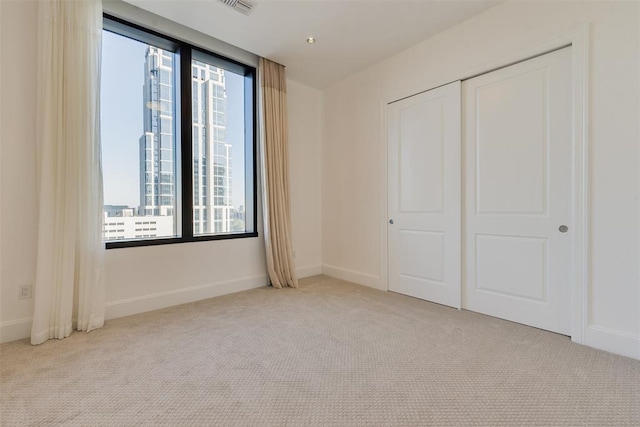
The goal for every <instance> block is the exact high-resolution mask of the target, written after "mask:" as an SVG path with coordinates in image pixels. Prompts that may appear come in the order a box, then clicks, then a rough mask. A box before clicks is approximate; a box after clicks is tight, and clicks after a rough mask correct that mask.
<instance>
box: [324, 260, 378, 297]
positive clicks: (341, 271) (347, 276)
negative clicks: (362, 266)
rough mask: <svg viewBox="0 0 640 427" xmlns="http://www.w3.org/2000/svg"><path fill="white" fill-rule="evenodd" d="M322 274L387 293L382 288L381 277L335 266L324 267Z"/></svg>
mask: <svg viewBox="0 0 640 427" xmlns="http://www.w3.org/2000/svg"><path fill="white" fill-rule="evenodd" d="M322 274H326V275H327V276H331V277H335V278H336V279H340V280H346V281H347V282H352V283H357V284H358V285H363V286H369V287H370V288H375V289H379V290H381V291H386V289H383V288H382V281H381V280H380V277H378V276H375V275H373V274H368V273H362V272H360V271H354V270H349V269H346V268H342V267H336V266H335V265H328V264H323V265H322Z"/></svg>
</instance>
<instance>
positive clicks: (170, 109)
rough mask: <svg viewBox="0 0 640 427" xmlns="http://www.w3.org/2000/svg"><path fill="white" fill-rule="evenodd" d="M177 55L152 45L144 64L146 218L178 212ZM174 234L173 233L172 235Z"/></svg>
mask: <svg viewBox="0 0 640 427" xmlns="http://www.w3.org/2000/svg"><path fill="white" fill-rule="evenodd" d="M173 58H174V53H173V52H168V51H164V50H162V49H158V48H156V47H153V46H149V48H148V49H147V53H146V56H145V63H144V85H143V105H142V111H143V132H144V133H143V135H142V136H141V137H140V207H139V211H138V214H139V215H144V216H172V215H173V214H174V209H175V164H174V162H175V149H174V145H175V144H174V136H175V135H174V130H175V123H174V102H173V101H174V99H173V92H174V90H173V81H174V78H173V77H174V76H173ZM171 234H173V233H171Z"/></svg>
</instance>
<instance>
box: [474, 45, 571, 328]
mask: <svg viewBox="0 0 640 427" xmlns="http://www.w3.org/2000/svg"><path fill="white" fill-rule="evenodd" d="M463 99H464V103H463V104H464V109H465V110H464V139H465V176H466V178H465V195H466V196H465V252H466V254H465V263H466V270H465V276H466V279H465V289H464V297H463V308H465V309H468V310H472V311H477V312H480V313H485V314H488V315H491V316H496V317H500V318H503V319H507V320H512V321H515V322H519V323H524V324H527V325H531V326H535V327H538V328H542V329H547V330H550V331H554V332H559V333H562V334H567V335H569V334H570V333H571V320H570V319H571V303H570V302H571V294H570V279H571V277H570V271H571V262H572V257H571V241H572V237H571V234H572V232H573V230H572V224H571V223H570V221H571V215H572V212H571V207H572V198H573V194H572V185H571V176H572V161H571V159H572V157H571V141H572V130H571V129H572V124H571V123H572V112H571V48H564V49H561V50H558V51H555V52H552V53H549V54H546V55H543V56H540V57H537V58H534V59H531V60H528V61H525V62H522V63H519V64H516V65H512V66H509V67H506V68H503V69H500V70H497V71H493V72H491V73H488V74H484V75H481V76H479V77H475V78H472V79H470V80H467V81H465V82H464V83H463Z"/></svg>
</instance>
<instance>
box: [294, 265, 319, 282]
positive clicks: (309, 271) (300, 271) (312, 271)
mask: <svg viewBox="0 0 640 427" xmlns="http://www.w3.org/2000/svg"><path fill="white" fill-rule="evenodd" d="M296 274H297V275H298V279H302V278H304V277H311V276H317V275H318V274H322V266H321V265H319V264H318V265H309V266H306V267H297V268H296Z"/></svg>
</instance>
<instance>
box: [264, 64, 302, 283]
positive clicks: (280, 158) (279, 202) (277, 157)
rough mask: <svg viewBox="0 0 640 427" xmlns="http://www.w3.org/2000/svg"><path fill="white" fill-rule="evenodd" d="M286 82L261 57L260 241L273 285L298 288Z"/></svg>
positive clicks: (277, 66) (279, 69) (275, 66)
mask: <svg viewBox="0 0 640 427" xmlns="http://www.w3.org/2000/svg"><path fill="white" fill-rule="evenodd" d="M286 84H287V83H286V77H285V71H284V67H283V66H282V65H280V64H277V63H275V62H272V61H269V60H268V59H264V58H261V59H260V88H261V101H262V150H261V152H262V172H263V179H262V182H263V197H262V202H263V217H264V240H265V247H266V257H267V271H268V273H269V279H270V280H271V285H272V286H273V287H274V288H282V287H286V286H289V287H292V288H297V287H298V279H297V277H296V270H295V263H294V262H293V245H292V243H291V212H290V210H291V203H290V196H289V192H290V191H289V141H288V125H287V87H286Z"/></svg>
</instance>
